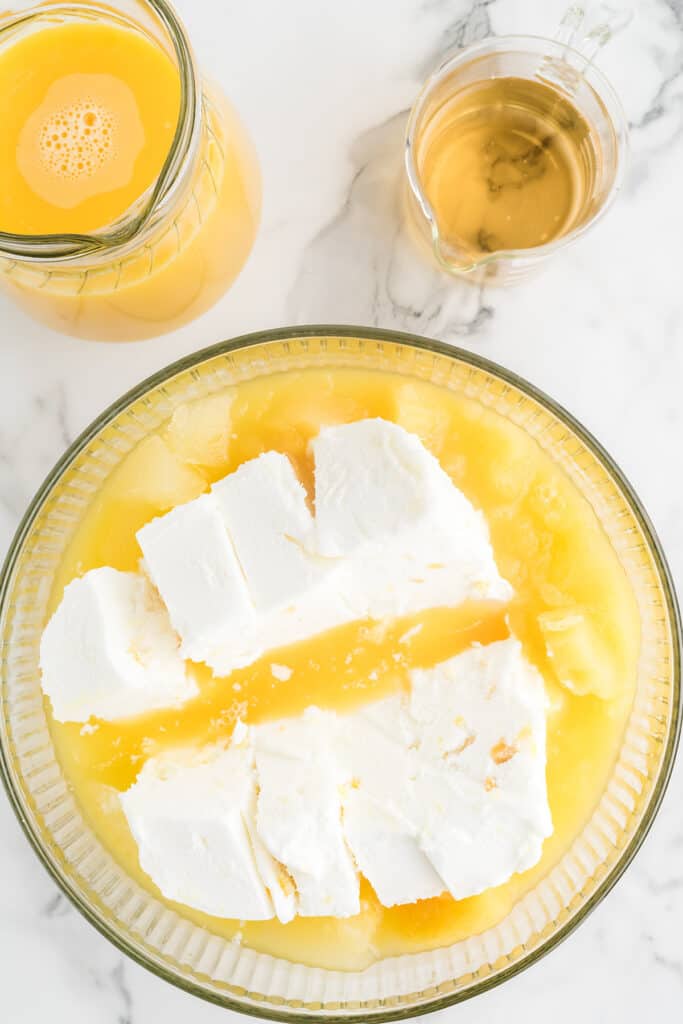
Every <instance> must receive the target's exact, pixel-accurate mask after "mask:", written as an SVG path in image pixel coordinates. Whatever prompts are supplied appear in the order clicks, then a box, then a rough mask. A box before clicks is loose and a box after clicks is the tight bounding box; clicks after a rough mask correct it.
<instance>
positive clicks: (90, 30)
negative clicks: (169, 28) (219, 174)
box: [0, 22, 180, 234]
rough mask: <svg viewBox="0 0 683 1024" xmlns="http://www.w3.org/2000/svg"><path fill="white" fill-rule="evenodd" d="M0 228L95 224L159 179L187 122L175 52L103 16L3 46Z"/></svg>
mask: <svg viewBox="0 0 683 1024" xmlns="http://www.w3.org/2000/svg"><path fill="white" fill-rule="evenodd" d="M0 96H2V141H1V142H0V180H1V181H2V186H3V187H2V190H0V230H2V231H11V232H15V233H16V234H55V233H59V232H70V233H71V232H72V233H78V232H84V233H85V232H89V231H95V230H97V229H98V228H102V227H105V226H106V225H108V224H110V223H111V222H112V221H114V220H116V218H117V217H119V216H120V215H121V214H122V213H124V211H125V210H127V209H128V207H129V206H131V204H132V203H134V202H135V200H136V199H138V198H139V197H140V196H141V195H142V193H143V192H144V191H145V190H146V189H147V188H148V187H149V186H150V185H151V184H152V183H153V182H154V181H155V180H156V178H157V177H158V175H159V172H160V171H161V168H162V166H163V163H164V161H165V159H166V157H167V155H168V151H169V149H170V146H171V141H172V139H173V135H174V132H175V129H176V124H177V121H178V111H179V106H180V81H179V78H178V73H177V71H176V69H175V67H174V66H173V64H172V62H171V60H170V59H169V58H168V57H167V56H166V54H165V53H164V52H163V51H162V50H161V49H159V48H158V47H157V46H155V45H154V44H153V43H151V42H149V41H148V40H147V39H145V37H144V36H142V35H141V34H139V33H137V32H133V31H130V30H128V29H124V28H119V27H117V26H115V25H113V24H106V23H104V22H102V23H97V22H87V23H86V22H83V23H73V24H64V25H60V26H55V27H53V28H44V29H42V30H40V31H37V32H34V33H31V34H30V35H28V36H26V37H25V38H23V39H21V40H19V41H18V42H16V43H15V44H14V45H12V46H8V47H6V48H4V49H3V50H2V51H0Z"/></svg>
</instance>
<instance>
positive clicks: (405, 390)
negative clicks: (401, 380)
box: [393, 381, 451, 455]
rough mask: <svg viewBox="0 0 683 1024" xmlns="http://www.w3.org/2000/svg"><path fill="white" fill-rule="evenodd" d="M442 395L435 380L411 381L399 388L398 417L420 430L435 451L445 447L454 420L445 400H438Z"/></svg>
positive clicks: (401, 423)
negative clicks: (440, 401)
mask: <svg viewBox="0 0 683 1024" xmlns="http://www.w3.org/2000/svg"><path fill="white" fill-rule="evenodd" d="M439 397H440V396H439V394H438V392H436V391H435V388H434V386H433V385H431V384H422V383H420V382H413V381H411V382H410V383H406V384H401V385H400V387H398V388H397V389H396V408H395V410H394V417H393V418H394V421H395V422H396V423H398V424H399V426H401V427H404V428H405V429H406V430H409V431H410V432H411V434H417V436H418V437H419V438H420V440H421V441H422V443H423V444H424V445H425V446H426V447H427V448H429V450H430V452H431V453H432V454H433V455H439V454H440V452H441V451H442V450H443V447H444V445H445V443H446V438H447V437H448V430H449V427H450V424H451V414H450V412H449V410H448V409H447V408H446V407H445V404H442V405H439V404H438V400H439Z"/></svg>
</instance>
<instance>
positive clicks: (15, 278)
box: [0, 0, 260, 340]
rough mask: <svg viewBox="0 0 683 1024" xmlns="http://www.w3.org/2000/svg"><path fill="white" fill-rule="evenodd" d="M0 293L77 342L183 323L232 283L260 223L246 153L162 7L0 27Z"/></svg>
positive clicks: (62, 11) (83, 12)
mask: <svg viewBox="0 0 683 1024" xmlns="http://www.w3.org/2000/svg"><path fill="white" fill-rule="evenodd" d="M0 85H1V86H2V95H3V96H4V97H5V103H6V105H7V111H6V115H5V117H4V120H3V123H4V125H5V141H4V145H3V148H2V152H1V153H0V171H1V172H2V176H3V181H4V183H5V187H4V190H3V198H2V202H1V203H0V283H2V285H3V286H5V287H6V288H7V289H8V290H9V292H10V293H11V294H12V295H13V296H14V297H16V298H17V299H18V300H19V301H20V303H21V304H22V305H23V306H24V307H25V308H26V309H27V311H28V312H29V313H30V314H31V315H33V316H35V317H37V318H38V319H40V320H42V321H44V322H46V323H48V324H49V325H50V326H52V327H54V328H55V329H57V330H62V331H64V332H66V333H69V334H73V335H76V336H80V337H86V338H94V339H103V340H132V339H136V338H142V337H149V336H152V335H155V334H159V333H162V332H164V331H167V330H170V329H172V328H173V327H176V326H178V325H180V324H182V323H185V322H187V321H188V320H190V319H192V318H193V317H195V316H197V315H198V314H199V313H201V312H203V311H204V310H205V309H206V308H208V307H209V306H210V305H211V304H212V303H213V302H214V301H215V300H216V299H217V298H218V297H219V296H220V295H221V294H222V293H223V292H224V291H225V290H226V288H227V287H228V286H229V285H230V284H231V282H232V281H233V280H234V278H235V277H236V275H237V274H238V273H239V271H240V269H241V267H242V265H243V263H244V261H245V260H246V258H247V255H248V253H249V251H250V249H251V246H252V244H253V240H254V236H255V232H256V227H257V224H258V217H259V207H260V186H259V174H258V168H257V164H256V159H255V156H254V153H253V150H252V148H251V144H250V142H249V140H248V138H247V136H246V134H245V132H244V129H243V128H242V126H241V125H240V123H239V120H238V118H237V116H236V114H235V112H234V111H233V110H232V108H231V106H230V104H229V103H228V101H227V100H226V99H225V97H223V96H222V95H221V94H220V93H219V92H218V91H217V90H215V89H214V88H213V87H210V86H208V85H203V84H202V83H201V81H200V79H199V77H198V73H197V70H196V67H195V64H194V59H193V55H192V52H191V49H190V46H189V42H188V40H187V37H186V35H185V33H184V30H183V28H182V26H181V25H180V23H179V22H178V21H177V19H176V17H175V14H174V13H173V11H172V9H171V8H170V7H169V6H168V5H167V4H166V3H164V2H161V3H158V4H156V3H147V2H146V0H138V2H135V3H132V4H130V3H122V4H120V5H119V6H118V7H117V6H116V5H107V6H104V5H98V4H76V5H68V4H53V5H37V6H35V7H32V8H31V9H30V10H29V11H28V12H26V13H24V14H22V15H20V14H16V15H8V16H6V17H5V18H4V19H3V20H0Z"/></svg>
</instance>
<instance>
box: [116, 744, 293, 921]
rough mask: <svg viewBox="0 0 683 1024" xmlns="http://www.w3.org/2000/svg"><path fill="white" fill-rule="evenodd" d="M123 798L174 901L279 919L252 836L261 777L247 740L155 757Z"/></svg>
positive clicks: (152, 870)
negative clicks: (226, 746) (255, 771)
mask: <svg viewBox="0 0 683 1024" xmlns="http://www.w3.org/2000/svg"><path fill="white" fill-rule="evenodd" d="M120 799H121V805H122V807H123V811H124V814H125V815H126V818H127V820H128V825H129V827H130V830H131V832H132V833H133V836H134V838H135V841H136V842H137V844H138V853H139V858H140V866H141V868H142V870H143V871H145V872H146V873H147V874H148V875H149V876H150V878H151V879H152V881H153V882H154V883H155V885H157V886H158V887H159V889H160V890H161V892H162V893H163V895H164V896H166V898H167V899H170V900H174V901H175V902H177V903H184V904H186V905H187V906H190V907H194V908H195V909H197V910H201V911H203V912H204V913H206V914H213V915H215V916H217V917H229V918H238V919H241V920H248V921H262V920H266V919H268V918H271V917H272V916H273V904H272V901H271V899H270V897H269V895H268V892H267V890H266V887H265V885H264V882H263V880H262V878H261V876H260V874H259V871H258V867H257V863H256V857H255V854H254V849H253V846H252V842H251V840H250V835H249V831H250V828H249V826H250V825H251V824H252V823H253V813H254V804H255V781H254V775H253V770H252V760H251V753H250V751H249V749H248V747H247V746H246V745H243V744H240V745H235V746H233V747H231V748H229V749H227V750H226V749H222V748H210V749H208V750H207V751H205V752H204V753H203V754H187V755H185V756H183V754H182V752H178V751H176V752H174V753H173V754H170V753H169V754H167V755H165V756H161V757H158V758H153V759H151V760H149V761H148V762H147V763H146V764H145V766H144V768H143V769H142V771H141V773H140V775H139V776H138V779H137V782H135V784H134V785H133V786H132V787H131V788H130V789H129V790H128V791H127V792H125V793H122V794H121V797H120Z"/></svg>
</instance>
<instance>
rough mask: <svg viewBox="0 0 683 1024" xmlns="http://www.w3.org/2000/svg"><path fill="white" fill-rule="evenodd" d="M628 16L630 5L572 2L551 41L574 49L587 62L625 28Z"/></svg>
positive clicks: (629, 16) (630, 17)
mask: <svg viewBox="0 0 683 1024" xmlns="http://www.w3.org/2000/svg"><path fill="white" fill-rule="evenodd" d="M632 17H633V10H632V8H630V7H622V6H612V5H611V4H606V3H596V4H589V6H588V9H586V8H584V7H582V6H581V5H580V4H572V6H571V7H569V8H568V9H567V11H566V12H565V14H564V17H563V18H562V21H561V22H560V24H559V27H558V30H557V32H556V33H555V41H556V42H558V43H560V44H562V45H563V46H568V47H571V49H572V50H576V51H578V53H580V54H581V55H582V56H583V57H584V58H585V59H586V60H587V61H588V63H589V64H590V63H591V61H592V60H593V59H594V58H595V55H596V53H597V52H598V50H601V49H602V47H603V46H604V45H605V44H606V43H608V42H609V41H610V39H612V38H613V37H614V36H615V35H616V34H617V33H618V32H621V31H622V29H624V28H626V26H627V25H628V24H629V22H630V21H631V19H632Z"/></svg>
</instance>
